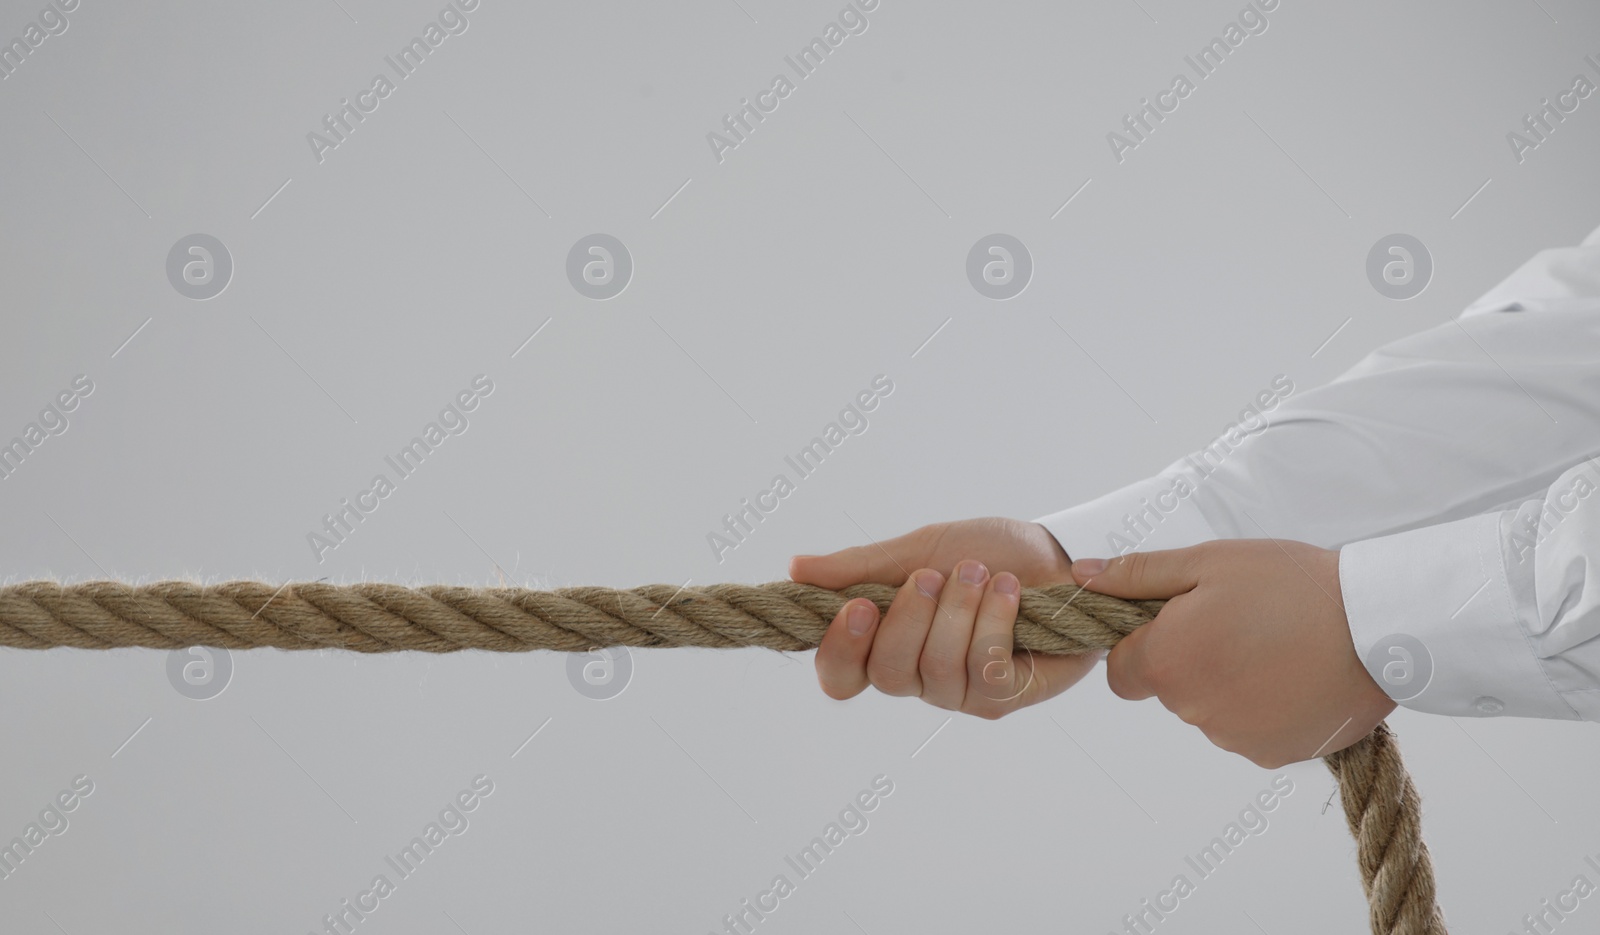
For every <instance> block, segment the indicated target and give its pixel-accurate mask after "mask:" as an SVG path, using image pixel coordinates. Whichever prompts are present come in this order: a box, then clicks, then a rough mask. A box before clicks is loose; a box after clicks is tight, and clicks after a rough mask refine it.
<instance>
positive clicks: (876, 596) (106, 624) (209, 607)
mask: <svg viewBox="0 0 1600 935" xmlns="http://www.w3.org/2000/svg"><path fill="white" fill-rule="evenodd" d="M894 596H895V589H893V588H890V587H887V586H884V585H871V584H868V585H856V586H854V587H850V588H845V589H844V590H842V591H829V590H825V589H822V588H816V587H812V586H810V585H804V584H796V583H794V582H790V581H773V582H769V583H767V584H760V585H742V584H712V585H706V586H704V587H698V588H687V587H684V588H679V587H674V586H673V585H669V584H647V585H643V586H640V587H636V588H629V589H625V590H620V589H612V588H598V587H578V588H559V589H556V590H552V591H535V590H529V589H525V588H467V587H451V586H447V585H428V586H425V587H418V588H408V587H405V586H403V585H396V584H381V583H362V584H345V585H339V584H322V583H303V584H302V583H296V584H288V585H283V586H281V587H274V586H273V585H270V584H265V583H262V582H259V581H229V582H223V583H220V584H214V585H200V584H195V583H192V582H186V581H160V582H155V583H152V584H144V585H130V584H126V583H122V582H116V581H88V582H83V583H81V584H69V585H62V584H57V583H54V582H46V581H30V582H24V583H20V584H13V585H7V586H5V587H0V646H13V647H18V648H23V649H50V648H53V647H60V646H70V647H77V648H80V649H108V648H112V647H120V646H144V647H151V648H155V649H183V648H187V647H190V646H213V647H223V648H227V649H251V648H256V647H275V648H278V649H344V650H352V651H355V652H366V653H379V652H396V651H401V650H420V651H423V652H435V653H442V652H455V651H457V650H463V649H483V650H491V651H495V652H526V651H529V650H535V649H548V650H557V651H562V652H582V651H586V650H591V649H598V648H601V647H606V646H638V647H666V646H706V647H719V648H720V647H738V646H763V647H766V648H768V649H776V650H803V649H811V648H814V647H816V646H817V644H818V643H820V642H821V641H822V634H823V632H824V631H825V630H826V629H827V627H828V623H829V622H830V621H831V620H832V619H833V618H834V616H835V615H836V614H838V612H839V609H840V608H841V607H843V606H844V604H845V602H846V601H849V600H851V599H853V598H858V597H865V598H869V599H870V600H872V602H873V603H875V604H877V605H878V608H879V610H887V609H888V608H889V604H890V602H891V601H892V600H893V599H894ZM1161 605H1162V602H1161V601H1123V600H1119V599H1117V598H1114V597H1107V596H1105V595H1102V594H1096V593H1094V592H1092V591H1082V590H1079V589H1078V588H1077V587H1076V586H1074V585H1070V584H1063V585H1055V586H1052V587H1048V588H1027V589H1024V591H1023V593H1022V598H1021V607H1020V611H1019V613H1018V615H1017V622H1016V627H1015V630H1014V638H1015V645H1016V647H1017V648H1018V649H1024V650H1032V651H1034V652H1041V653H1051V654H1078V653H1087V652H1092V651H1095V650H1100V649H1109V648H1111V647H1112V646H1115V645H1116V644H1117V643H1118V642H1119V641H1120V640H1121V639H1122V638H1123V637H1124V636H1126V635H1128V634H1129V633H1132V632H1133V631H1134V630H1135V629H1136V628H1138V627H1139V626H1141V625H1142V624H1145V623H1148V622H1149V621H1150V620H1151V618H1153V617H1154V616H1155V614H1156V612H1157V611H1158V610H1160V608H1161ZM1325 760H1326V763H1327V765H1328V768H1329V769H1330V770H1331V771H1332V772H1333V775H1334V776H1335V778H1337V780H1338V782H1339V792H1340V796H1341V798H1342V799H1343V803H1344V813H1345V820H1346V822H1347V823H1348V825H1349V827H1350V833H1351V835H1352V836H1354V837H1355V839H1356V841H1357V852H1358V860H1359V863H1360V869H1361V882H1362V886H1363V888H1364V889H1365V890H1366V893H1367V900H1368V905H1369V906H1370V917H1371V924H1372V931H1373V933H1374V935H1445V926H1444V917H1443V915H1442V914H1441V913H1440V911H1439V908H1438V906H1437V905H1436V904H1435V902H1434V879H1433V864H1432V861H1431V860H1430V859H1429V856H1428V847H1427V845H1426V844H1425V843H1424V842H1423V840H1422V825H1421V800H1420V799H1419V798H1418V796H1417V791H1416V788H1415V787H1414V786H1413V785H1412V783H1411V777H1410V776H1409V775H1408V774H1407V773H1406V770H1405V764H1404V763H1402V762H1401V759H1400V751H1399V748H1398V747H1397V746H1396V744H1395V742H1394V736H1393V734H1391V733H1390V731H1389V729H1388V727H1387V725H1383V724H1380V725H1378V727H1377V729H1376V730H1374V731H1373V732H1372V733H1371V734H1369V735H1367V737H1365V738H1363V739H1362V740H1360V741H1358V742H1357V743H1356V744H1355V745H1353V746H1351V747H1348V748H1346V749H1344V750H1340V751H1339V752H1337V753H1334V754H1331V755H1329V756H1328V757H1326V758H1325Z"/></svg>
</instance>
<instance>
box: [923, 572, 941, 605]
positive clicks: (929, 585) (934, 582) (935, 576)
mask: <svg viewBox="0 0 1600 935" xmlns="http://www.w3.org/2000/svg"><path fill="white" fill-rule="evenodd" d="M917 590H918V591H921V592H922V593H923V596H925V597H931V598H933V599H934V600H938V598H939V592H940V591H943V590H944V575H941V574H939V573H938V572H936V571H934V570H933V569H931V568H929V569H925V570H923V571H919V572H917Z"/></svg>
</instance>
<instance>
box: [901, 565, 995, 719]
mask: <svg viewBox="0 0 1600 935" xmlns="http://www.w3.org/2000/svg"><path fill="white" fill-rule="evenodd" d="M988 583H989V569H987V568H985V567H984V565H983V563H982V562H979V561H976V560H973V559H966V560H965V561H962V562H959V563H957V564H956V567H955V574H954V575H953V576H952V577H951V579H950V580H949V581H948V582H946V583H945V586H944V591H943V593H941V594H940V595H939V610H938V613H936V614H934V617H933V625H932V627H931V629H930V630H929V632H928V638H927V640H926V641H925V642H924V645H923V647H922V658H921V659H919V660H918V661H917V670H918V671H919V672H920V673H921V674H922V700H923V701H926V702H927V703H928V704H931V705H933V706H934V707H938V708H944V709H945V710H947V711H959V710H961V702H962V701H963V700H964V699H965V698H966V697H967V654H968V653H969V652H970V651H971V649H972V633H973V627H974V626H975V625H976V623H977V616H978V608H979V606H980V605H981V604H982V603H983V599H984V592H985V591H986V590H987V588H986V585H987V584H988Z"/></svg>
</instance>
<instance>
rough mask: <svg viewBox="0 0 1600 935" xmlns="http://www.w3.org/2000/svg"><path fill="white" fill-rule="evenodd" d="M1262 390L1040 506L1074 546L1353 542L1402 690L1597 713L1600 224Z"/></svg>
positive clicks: (1377, 663)
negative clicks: (1453, 312)
mask: <svg viewBox="0 0 1600 935" xmlns="http://www.w3.org/2000/svg"><path fill="white" fill-rule="evenodd" d="M1250 403H1251V408H1249V409H1247V410H1245V411H1243V412H1241V414H1240V415H1241V418H1240V419H1239V421H1238V422H1237V423H1236V424H1235V425H1234V426H1232V427H1230V431H1228V432H1226V433H1224V435H1223V436H1222V437H1221V438H1219V439H1218V440H1217V441H1215V442H1213V443H1212V444H1211V445H1209V446H1207V447H1206V448H1203V449H1201V450H1200V451H1198V452H1194V453H1192V454H1190V455H1188V456H1186V457H1185V458H1183V459H1180V460H1179V461H1177V462H1174V463H1173V464H1172V465H1170V466H1169V467H1167V468H1166V469H1165V470H1163V471H1162V472H1160V473H1159V474H1157V475H1156V476H1155V477H1152V478H1148V479H1145V480H1141V481H1138V482H1136V483H1134V484H1130V485H1129V486H1127V487H1124V488H1122V489H1121V490H1117V491H1113V492H1112V493H1109V494H1106V495H1105V496H1103V497H1100V498H1098V499H1096V500H1092V501H1089V502H1088V503H1084V504H1080V505H1078V506H1075V507H1072V508H1070V509H1067V510H1063V511H1061V512H1058V513H1053V514H1050V515H1048V516H1044V517H1041V518H1040V519H1039V520H1038V522H1040V523H1041V524H1043V525H1044V526H1045V527H1046V528H1047V529H1049V530H1050V532H1051V533H1052V534H1053V535H1054V536H1055V537H1056V538H1057V539H1058V540H1059V541H1060V542H1061V545H1062V547H1063V548H1064V549H1066V551H1067V553H1068V555H1070V556H1071V557H1073V558H1089V557H1108V556H1110V555H1116V554H1124V553H1126V552H1130V551H1134V550H1136V549H1137V550H1150V549H1166V548H1179V547H1182V546H1186V545H1192V544H1194V543H1197V542H1203V541H1206V540H1209V539H1231V538H1265V537H1276V538H1284V539H1298V540H1301V541H1304V542H1310V543H1312V544H1315V545H1320V546H1323V547H1325V548H1340V547H1343V548H1342V554H1341V560H1340V581H1341V587H1342V589H1343V591H1344V597H1345V605H1346V613H1347V616H1348V617H1349V620H1350V628H1351V636H1352V639H1353V641H1354V643H1355V646H1356V649H1357V651H1358V652H1359V653H1361V655H1362V658H1363V659H1365V660H1367V661H1368V665H1369V668H1371V669H1372V671H1373V672H1374V677H1375V678H1379V684H1380V685H1382V686H1383V687H1384V688H1385V690H1386V691H1388V692H1389V693H1390V695H1391V697H1394V698H1395V699H1396V700H1397V701H1400V702H1401V703H1403V704H1405V705H1407V706H1408V707H1412V708H1416V709H1418V710H1424V711H1432V712H1437V713H1446V714H1453V715H1476V716H1484V715H1492V714H1501V713H1503V714H1514V715H1522V716H1533V717H1556V718H1576V717H1584V718H1589V719H1593V720H1600V640H1595V639H1593V637H1595V636H1597V635H1600V580H1595V577H1596V576H1600V518H1597V517H1596V516H1595V515H1593V514H1595V513H1597V512H1600V497H1595V498H1593V499H1592V500H1591V499H1590V497H1589V494H1588V493H1586V492H1584V491H1591V490H1593V489H1595V487H1597V486H1600V471H1597V469H1596V468H1595V466H1594V465H1593V464H1591V463H1589V462H1588V461H1587V459H1589V458H1591V457H1593V456H1595V455H1596V454H1597V453H1600V230H1596V231H1595V232H1594V233H1592V234H1590V235H1589V237H1588V238H1587V239H1586V240H1585V241H1584V243H1583V245H1582V246H1578V247H1570V248H1562V249H1554V250H1546V251H1543V252H1541V253H1540V254H1538V255H1537V256H1535V257H1534V258H1533V259H1532V260H1530V261H1528V262H1527V263H1526V264H1524V265H1523V266H1522V267H1521V268H1520V269H1518V270H1517V271H1516V272H1515V273H1513V274H1512V275H1511V276H1510V277H1508V278H1507V279H1506V280H1505V281H1503V282H1502V283H1500V284H1499V285H1498V286H1496V287H1495V288H1494V289H1492V290H1490V291H1489V293H1487V294H1486V295H1484V296H1483V297H1482V298H1480V299H1479V300H1478V301H1476V302H1474V303H1473V304H1472V305H1470V306H1468V308H1467V309H1466V311H1464V312H1463V313H1462V315H1461V316H1460V317H1459V318H1458V319H1456V320H1453V321H1450V322H1448V323H1446V324H1443V325H1440V326H1438V327H1436V328H1432V329H1429V330H1428V331H1424V332H1422V333H1420V334H1417V335H1413V336H1411V337H1409V338H1405V339H1403V340H1400V341H1397V342H1394V343H1393V344H1390V345H1387V346H1385V347H1383V348H1380V349H1379V350H1377V351H1376V352H1374V353H1373V354H1371V355H1370V356H1368V357H1367V358H1366V359H1364V360H1363V361H1361V362H1360V363H1359V364H1357V365H1356V366H1355V367H1354V368H1352V369H1351V370H1350V371H1348V372H1347V373H1345V374H1343V375H1341V376H1340V377H1338V378H1337V379H1335V380H1334V381H1333V382H1332V383H1330V384H1328V385H1327V386H1323V387H1318V388H1316V389H1312V390H1308V391H1305V392H1298V391H1297V390H1296V388H1295V387H1294V386H1293V383H1292V382H1291V381H1289V380H1288V379H1287V378H1286V377H1279V378H1277V379H1276V380H1274V381H1273V383H1272V384H1271V386H1270V391H1263V392H1262V393H1261V394H1259V395H1258V396H1257V397H1256V398H1255V399H1254V400H1251V401H1250ZM1580 488H1581V489H1580ZM1541 517H1542V518H1543V519H1542V520H1541ZM1558 517H1559V519H1557V518H1558ZM1530 522H1531V523H1532V526H1531V527H1530V526H1529V525H1528V524H1529V523H1530ZM1374 537H1376V538H1374ZM1352 543H1354V544H1352ZM1591 566H1595V567H1596V571H1595V574H1594V575H1593V576H1590V575H1588V574H1587V572H1588V569H1589V568H1590V567H1591ZM1446 605H1448V606H1446Z"/></svg>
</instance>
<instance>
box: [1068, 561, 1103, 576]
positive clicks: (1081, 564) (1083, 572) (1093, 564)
mask: <svg viewBox="0 0 1600 935" xmlns="http://www.w3.org/2000/svg"><path fill="white" fill-rule="evenodd" d="M1105 570H1106V560H1105V559H1103V558H1080V559H1078V560H1077V561H1075V562H1073V563H1072V573H1073V574H1075V575H1078V576H1080V577H1084V578H1092V577H1094V576H1095V575H1098V574H1100V573H1101V572H1102V571H1105Z"/></svg>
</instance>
